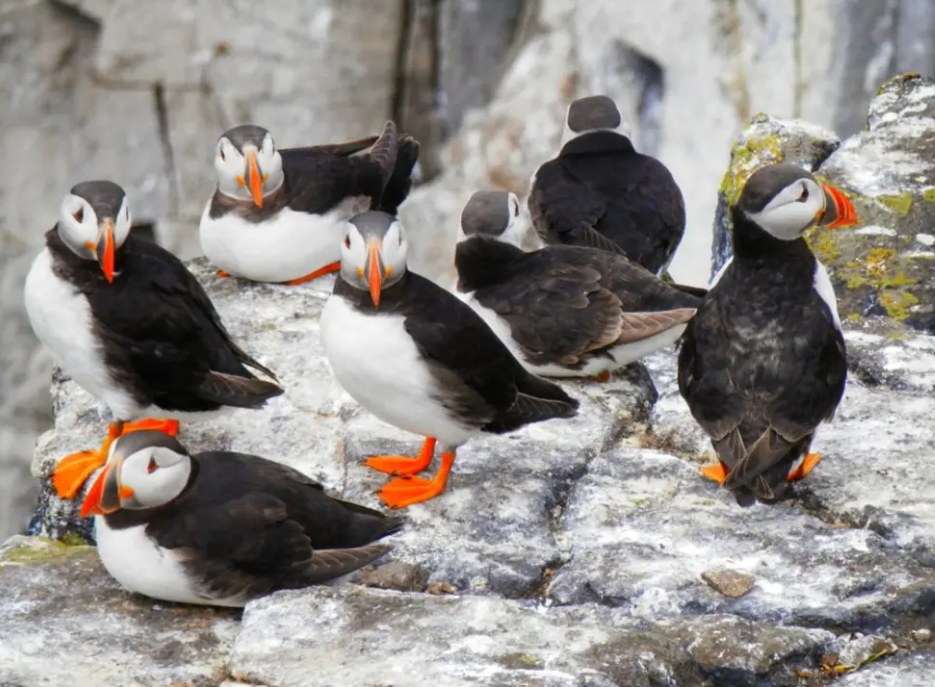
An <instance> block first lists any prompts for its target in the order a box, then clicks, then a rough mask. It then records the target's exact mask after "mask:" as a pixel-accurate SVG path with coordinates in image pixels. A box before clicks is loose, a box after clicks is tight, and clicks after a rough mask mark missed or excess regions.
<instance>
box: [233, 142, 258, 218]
mask: <svg viewBox="0 0 935 687" xmlns="http://www.w3.org/2000/svg"><path fill="white" fill-rule="evenodd" d="M263 177H264V175H263V174H261V173H260V166H259V165H258V164H257V161H256V153H254V152H253V151H250V152H248V153H247V169H246V174H245V176H242V177H237V183H238V184H240V185H241V186H247V187H248V188H249V189H250V195H252V196H253V202H254V203H256V206H257V207H258V208H261V207H263V181H264V178H263Z"/></svg>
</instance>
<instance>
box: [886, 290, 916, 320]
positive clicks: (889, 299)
mask: <svg viewBox="0 0 935 687" xmlns="http://www.w3.org/2000/svg"><path fill="white" fill-rule="evenodd" d="M918 302H919V299H918V298H916V297H915V296H914V295H913V294H911V293H909V292H908V291H884V292H883V293H881V294H880V303H881V304H882V305H883V307H884V308H886V312H887V314H888V315H889V316H890V317H892V318H893V319H894V320H898V321H900V322H902V321H903V320H905V319H906V318H907V317H909V314H910V313H911V311H912V306H914V305H917V304H918Z"/></svg>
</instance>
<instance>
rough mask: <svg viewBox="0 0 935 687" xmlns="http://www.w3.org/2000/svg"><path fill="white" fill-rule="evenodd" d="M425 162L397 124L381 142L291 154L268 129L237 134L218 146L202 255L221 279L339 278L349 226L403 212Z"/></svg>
mask: <svg viewBox="0 0 935 687" xmlns="http://www.w3.org/2000/svg"><path fill="white" fill-rule="evenodd" d="M368 146H372V147H371V149H370V150H369V151H368V152H367V153H366V154H362V155H355V153H358V152H360V151H362V150H363V149H364V148H367V147H368ZM418 157H419V144H418V143H417V142H416V141H415V140H414V139H413V138H411V137H410V136H401V137H400V136H397V133H396V125H395V124H394V123H393V122H387V123H386V125H385V127H384V128H383V133H382V134H381V135H380V137H379V138H375V137H370V138H364V139H360V140H357V141H350V142H348V143H338V144H334V145H320V146H309V147H306V148H289V149H284V150H277V149H276V146H275V144H274V143H273V137H272V136H271V135H270V133H269V132H268V131H267V130H266V129H264V128H262V127H259V126H254V125H252V124H247V125H243V126H238V127H235V128H233V129H230V130H229V131H226V132H225V133H224V134H223V135H222V136H221V137H220V139H218V143H217V151H216V155H215V157H214V169H215V170H216V172H217V179H218V186H217V190H216V191H215V193H214V195H213V196H212V197H211V199H210V200H209V201H208V204H207V205H206V206H205V210H204V213H203V214H202V216H201V225H200V235H201V247H202V250H204V252H205V255H206V256H207V257H208V259H209V260H211V262H212V263H214V264H215V265H217V266H218V267H219V268H220V270H221V271H220V274H221V276H235V277H243V278H245V279H250V280H252V281H262V282H277V283H287V284H301V283H303V282H307V281H310V280H312V279H314V278H316V277H319V276H321V275H323V274H327V273H329V272H336V271H337V270H338V266H339V260H340V245H341V239H343V238H344V222H345V221H346V220H348V219H350V218H351V217H353V216H354V215H356V214H358V213H359V212H363V211H364V210H369V209H381V210H385V211H387V212H392V213H395V212H396V210H397V208H398V207H399V205H400V204H402V202H403V201H404V200H405V199H406V196H407V195H408V194H409V189H410V187H411V185H412V179H411V175H412V170H413V167H414V166H415V164H416V161H417V159H418Z"/></svg>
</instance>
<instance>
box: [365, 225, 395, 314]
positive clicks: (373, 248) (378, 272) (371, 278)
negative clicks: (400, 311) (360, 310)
mask: <svg viewBox="0 0 935 687" xmlns="http://www.w3.org/2000/svg"><path fill="white" fill-rule="evenodd" d="M380 247H381V246H380V242H379V241H376V240H370V241H368V242H367V251H368V252H367V264H366V265H364V269H363V278H364V280H365V281H366V282H367V283H368V284H369V285H370V298H372V299H373V307H375V308H379V307H380V291H381V289H382V288H383V282H384V281H386V278H387V276H389V271H388V270H387V269H386V266H385V265H384V264H383V253H382V251H381V250H380Z"/></svg>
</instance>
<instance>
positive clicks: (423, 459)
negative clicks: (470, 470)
mask: <svg viewBox="0 0 935 687" xmlns="http://www.w3.org/2000/svg"><path fill="white" fill-rule="evenodd" d="M434 455H435V439H433V438H432V437H428V438H427V439H426V440H425V441H424V442H423V443H422V448H421V449H420V450H419V455H418V456H416V457H415V458H409V457H408V456H371V457H370V458H368V459H367V460H365V461H364V462H363V463H361V465H363V466H365V467H368V468H371V469H373V470H378V471H380V472H385V473H387V474H388V475H414V474H416V473H417V472H422V471H423V470H425V468H427V467H428V466H429V464H431V462H432V456H434Z"/></svg>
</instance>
